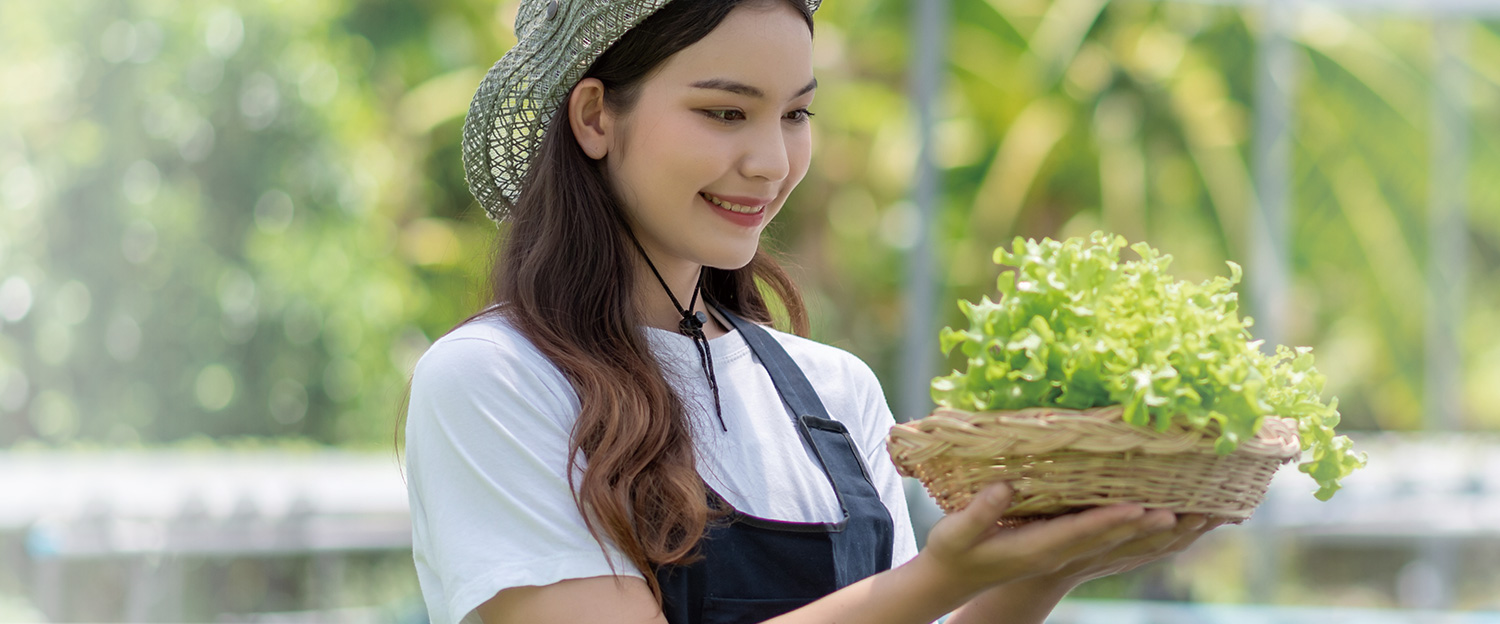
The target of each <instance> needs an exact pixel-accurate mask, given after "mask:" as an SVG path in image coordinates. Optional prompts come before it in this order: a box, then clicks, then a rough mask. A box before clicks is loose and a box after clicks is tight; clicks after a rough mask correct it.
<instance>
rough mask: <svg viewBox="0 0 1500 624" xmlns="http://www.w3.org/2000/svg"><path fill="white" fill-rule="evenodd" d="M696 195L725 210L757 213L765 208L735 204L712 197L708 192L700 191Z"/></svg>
mask: <svg viewBox="0 0 1500 624" xmlns="http://www.w3.org/2000/svg"><path fill="white" fill-rule="evenodd" d="M698 195H699V196H700V197H702V198H703V199H706V200H708V203H710V204H713V205H715V206H718V207H720V208H723V209H725V210H728V211H730V212H738V213H740V214H757V213H759V212H760V211H762V210H765V209H766V207H765V206H741V205H739V204H736V203H734V202H729V201H724V200H722V199H719V198H717V197H714V196H713V195H709V194H708V193H701V192H700V193H698Z"/></svg>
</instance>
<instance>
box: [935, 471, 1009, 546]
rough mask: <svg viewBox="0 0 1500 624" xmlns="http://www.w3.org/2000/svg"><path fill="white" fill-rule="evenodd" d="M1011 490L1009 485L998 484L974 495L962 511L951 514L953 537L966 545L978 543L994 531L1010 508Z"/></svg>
mask: <svg viewBox="0 0 1500 624" xmlns="http://www.w3.org/2000/svg"><path fill="white" fill-rule="evenodd" d="M1012 493H1013V492H1012V490H1011V488H1010V484H1008V483H1005V482H1003V481H1002V482H999V483H995V484H992V485H990V486H988V487H986V488H984V489H982V490H980V491H979V492H977V493H975V494H974V498H973V500H971V501H969V506H968V507H965V508H964V509H963V511H960V512H958V513H955V514H951V515H950V516H949V518H951V519H952V522H950V524H952V525H955V526H953V527H952V528H953V529H954V533H955V535H954V537H955V538H958V539H960V540H962V541H964V542H966V543H973V542H976V541H978V540H979V539H980V538H981V537H983V536H984V535H985V534H986V533H987V532H990V531H992V530H994V529H995V525H996V523H998V522H999V521H1000V517H1001V516H1003V515H1005V510H1006V509H1007V508H1009V507H1010V499H1011V494H1012Z"/></svg>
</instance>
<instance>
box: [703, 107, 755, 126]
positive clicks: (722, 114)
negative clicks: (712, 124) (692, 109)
mask: <svg viewBox="0 0 1500 624" xmlns="http://www.w3.org/2000/svg"><path fill="white" fill-rule="evenodd" d="M701 112H702V113H703V114H704V115H708V116H709V117H710V118H712V119H713V120H714V121H720V122H723V123H729V122H731V121H739V120H741V119H744V118H745V113H744V111H740V110H735V109H732V108H727V109H720V110H712V109H710V110H704V111H701Z"/></svg>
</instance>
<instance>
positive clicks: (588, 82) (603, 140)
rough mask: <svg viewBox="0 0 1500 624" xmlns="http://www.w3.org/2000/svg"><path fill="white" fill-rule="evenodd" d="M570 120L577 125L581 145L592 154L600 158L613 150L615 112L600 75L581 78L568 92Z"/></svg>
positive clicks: (593, 156)
mask: <svg viewBox="0 0 1500 624" xmlns="http://www.w3.org/2000/svg"><path fill="white" fill-rule="evenodd" d="M568 123H569V124H570V125H572V126H573V137H574V138H576V139H578V146H579V147H581V148H583V153H585V154H588V156H589V158H592V159H594V160H599V159H601V158H604V156H605V155H606V154H609V142H610V139H611V137H610V131H611V129H612V128H613V127H614V116H613V115H611V114H610V113H609V110H608V107H606V106H605V105H604V83H602V82H600V81H599V79H598V78H584V79H583V80H580V81H578V84H577V85H576V86H574V87H573V91H572V92H571V93H569V94H568Z"/></svg>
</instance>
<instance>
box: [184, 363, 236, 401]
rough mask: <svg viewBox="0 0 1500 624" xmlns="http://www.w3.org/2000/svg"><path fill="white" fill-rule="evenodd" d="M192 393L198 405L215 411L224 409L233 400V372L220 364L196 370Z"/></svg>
mask: <svg viewBox="0 0 1500 624" xmlns="http://www.w3.org/2000/svg"><path fill="white" fill-rule="evenodd" d="M193 394H194V395H195V396H196V397H197V399H198V406H199V407H202V408H203V409H205V410H208V411H210V412H217V411H219V410H221V409H224V408H225V407H228V406H229V403H230V401H233V400H234V374H233V373H230V372H229V369H228V368H225V367H224V365H222V364H210V365H208V366H205V367H203V370H201V371H198V379H197V380H196V381H195V382H194V383H193Z"/></svg>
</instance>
